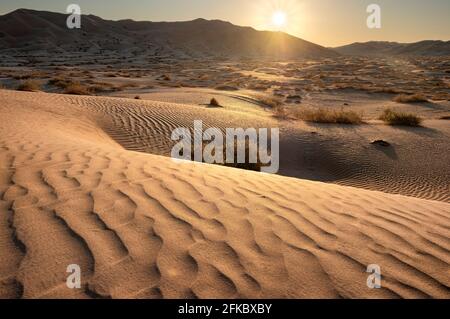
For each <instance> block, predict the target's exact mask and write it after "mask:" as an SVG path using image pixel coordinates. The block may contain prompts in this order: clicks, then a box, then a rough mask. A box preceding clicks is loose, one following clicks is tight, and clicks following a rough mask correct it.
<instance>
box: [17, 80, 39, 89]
mask: <svg viewBox="0 0 450 319" xmlns="http://www.w3.org/2000/svg"><path fill="white" fill-rule="evenodd" d="M17 89H18V90H19V91H29V92H34V91H39V90H40V89H41V85H40V84H39V83H38V82H36V81H34V80H26V81H23V82H22V83H20V84H19V86H18V88H17Z"/></svg>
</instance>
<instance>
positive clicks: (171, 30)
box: [0, 9, 339, 59]
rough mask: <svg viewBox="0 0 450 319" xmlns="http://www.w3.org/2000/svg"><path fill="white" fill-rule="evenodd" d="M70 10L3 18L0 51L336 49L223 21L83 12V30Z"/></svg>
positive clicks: (326, 53) (200, 53) (297, 54)
mask: <svg viewBox="0 0 450 319" xmlns="http://www.w3.org/2000/svg"><path fill="white" fill-rule="evenodd" d="M66 19H67V15H66V14H61V13H54V12H47V11H35V10H28V9H19V10H16V11H13V12H11V13H8V14H6V15H3V16H0V53H4V54H20V53H25V54H30V53H44V54H45V53H52V54H58V53H67V52H87V53H93V54H96V53H102V52H106V51H109V52H111V51H113V52H117V53H120V54H123V53H129V54H148V55H157V56H158V55H159V56H162V55H173V56H180V57H204V56H222V57H268V58H283V59H295V58H307V57H311V58H321V57H333V56H337V55H339V54H338V53H336V52H335V51H333V50H331V49H328V48H324V47H322V46H319V45H316V44H314V43H311V42H307V41H305V40H302V39H299V38H296V37H294V36H291V35H288V34H286V33H281V32H269V31H257V30H255V29H253V28H250V27H240V26H236V25H233V24H231V23H229V22H224V21H220V20H213V21H208V20H204V19H197V20H193V21H187V22H137V21H133V20H121V21H108V20H104V19H102V18H99V17H97V16H93V15H85V16H82V22H81V27H82V28H81V29H72V30H70V29H68V28H67V27H66Z"/></svg>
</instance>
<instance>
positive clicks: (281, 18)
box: [272, 10, 287, 28]
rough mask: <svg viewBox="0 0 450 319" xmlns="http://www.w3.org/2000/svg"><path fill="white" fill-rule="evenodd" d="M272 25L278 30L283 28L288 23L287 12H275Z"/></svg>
mask: <svg viewBox="0 0 450 319" xmlns="http://www.w3.org/2000/svg"><path fill="white" fill-rule="evenodd" d="M272 23H273V25H274V26H275V27H277V28H283V27H284V26H286V23H287V15H286V12H284V11H281V10H278V11H275V12H274V13H273V15H272Z"/></svg>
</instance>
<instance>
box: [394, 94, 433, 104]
mask: <svg viewBox="0 0 450 319" xmlns="http://www.w3.org/2000/svg"><path fill="white" fill-rule="evenodd" d="M394 102H397V103H421V102H428V99H427V98H426V96H424V95H423V94H419V93H416V94H400V95H397V96H396V97H395V98H394Z"/></svg>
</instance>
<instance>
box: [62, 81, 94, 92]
mask: <svg viewBox="0 0 450 319" xmlns="http://www.w3.org/2000/svg"><path fill="white" fill-rule="evenodd" d="M64 93H65V94H74V95H90V94H91V91H90V90H89V87H87V86H86V85H83V84H81V83H71V84H69V85H68V86H67V87H66V88H65V90H64Z"/></svg>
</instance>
